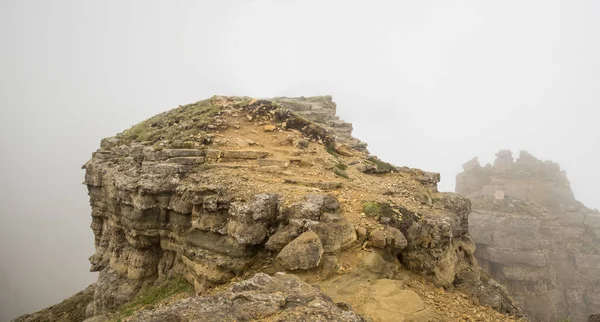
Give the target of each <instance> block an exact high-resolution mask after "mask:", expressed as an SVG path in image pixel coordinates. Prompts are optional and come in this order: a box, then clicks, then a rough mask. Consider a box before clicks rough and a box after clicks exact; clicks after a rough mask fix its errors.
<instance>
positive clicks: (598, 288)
mask: <svg viewBox="0 0 600 322" xmlns="http://www.w3.org/2000/svg"><path fill="white" fill-rule="evenodd" d="M496 156H497V158H496V160H495V162H494V165H490V164H488V165H486V166H483V167H482V166H480V164H479V162H478V161H477V158H475V159H472V160H470V161H469V162H467V163H465V164H464V165H463V168H464V172H462V173H460V174H459V175H458V176H457V178H456V192H458V193H460V194H463V195H465V196H468V198H469V199H470V200H471V201H472V207H473V211H472V213H471V215H470V217H469V232H470V234H471V236H472V238H473V239H474V240H475V242H476V243H477V249H476V251H475V256H476V258H477V260H478V262H479V264H480V265H481V266H482V267H483V268H485V269H486V270H487V271H488V272H489V273H490V274H491V275H492V276H493V277H494V278H495V279H496V280H498V281H499V282H500V283H501V284H503V285H505V286H506V287H507V288H508V290H509V292H510V293H511V294H512V295H513V296H514V298H515V300H517V301H518V302H519V303H520V304H521V305H522V306H523V308H524V310H525V312H526V313H527V315H528V316H529V317H530V318H531V320H532V321H557V320H561V319H570V321H574V322H576V321H586V320H587V318H588V316H590V315H591V314H592V313H597V312H598V310H599V308H600V270H599V269H598V267H600V212H598V211H597V210H591V209H588V208H586V207H585V206H584V205H583V204H581V203H580V202H578V201H577V200H576V199H575V197H574V195H573V192H572V191H571V188H570V183H569V181H568V180H567V176H566V174H565V172H564V171H561V169H560V167H559V165H558V164H556V163H554V162H550V161H540V160H538V159H536V158H535V157H534V156H532V155H531V154H529V153H527V152H525V151H521V152H520V155H519V157H518V159H517V160H516V161H515V160H514V159H513V156H512V153H511V152H510V151H507V150H502V151H500V152H499V153H498V154H496Z"/></svg>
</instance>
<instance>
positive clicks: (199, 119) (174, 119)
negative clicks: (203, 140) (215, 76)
mask: <svg viewBox="0 0 600 322" xmlns="http://www.w3.org/2000/svg"><path fill="white" fill-rule="evenodd" d="M219 111H220V107H219V106H218V105H216V104H214V103H213V99H207V100H204V101H200V102H196V103H193V104H188V105H184V106H180V107H178V108H175V109H172V110H170V111H167V112H164V113H161V114H158V115H156V116H153V117H151V118H149V119H147V120H145V121H143V122H141V123H139V124H137V125H134V126H132V127H131V128H130V129H128V130H125V131H123V132H122V133H120V134H118V135H117V138H119V139H120V140H122V141H123V143H131V142H133V141H138V142H144V141H150V142H152V143H154V142H157V141H159V140H170V141H171V140H181V141H186V140H189V137H190V135H198V134H200V133H202V132H203V131H204V130H205V129H206V126H207V125H208V124H210V122H211V118H212V117H213V116H215V115H217V113H218V112H219Z"/></svg>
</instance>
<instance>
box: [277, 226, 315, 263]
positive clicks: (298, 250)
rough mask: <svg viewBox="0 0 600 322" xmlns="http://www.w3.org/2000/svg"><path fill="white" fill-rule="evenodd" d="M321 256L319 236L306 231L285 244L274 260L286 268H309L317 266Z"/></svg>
mask: <svg viewBox="0 0 600 322" xmlns="http://www.w3.org/2000/svg"><path fill="white" fill-rule="evenodd" d="M322 256H323V243H321V239H319V236H318V235H317V234H315V233H314V232H312V231H307V232H305V233H303V234H302V235H300V236H298V238H296V239H294V240H293V241H292V242H291V243H289V244H288V245H287V246H285V247H284V248H283V249H282V250H281V252H280V253H279V255H277V257H276V259H275V260H276V261H277V263H278V264H280V265H281V266H282V267H283V268H285V269H288V270H297V269H310V268H314V267H317V266H319V264H320V263H321V258H322Z"/></svg>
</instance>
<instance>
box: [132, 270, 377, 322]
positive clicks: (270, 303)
mask: <svg viewBox="0 0 600 322" xmlns="http://www.w3.org/2000/svg"><path fill="white" fill-rule="evenodd" d="M184 320H185V321H207V322H209V321H215V322H217V321H218V322H222V321H231V322H233V321H315V322H316V321H346V322H364V321H365V320H364V318H362V317H361V316H360V315H359V314H357V313H355V312H354V311H352V310H350V309H348V308H347V306H343V305H336V304H335V303H334V302H333V301H332V300H331V298H329V297H328V296H326V295H324V294H323V293H321V291H319V289H317V288H316V287H314V286H311V285H309V284H307V283H305V282H303V281H302V280H300V279H299V278H298V277H296V276H294V275H290V274H284V273H277V274H275V275H274V276H269V275H266V274H262V273H259V274H256V275H254V276H253V277H252V278H250V279H248V280H245V281H242V282H239V283H236V284H234V285H233V286H232V287H230V288H229V289H227V290H226V291H225V292H222V293H219V294H216V295H213V296H203V297H194V298H187V299H183V300H179V301H177V302H175V303H172V304H171V305H169V306H166V307H161V308H157V309H153V310H146V311H142V312H140V313H138V314H136V315H135V316H134V317H133V318H131V319H130V321H132V322H136V321H140V322H141V321H144V322H146V321H184Z"/></svg>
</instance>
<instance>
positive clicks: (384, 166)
mask: <svg viewBox="0 0 600 322" xmlns="http://www.w3.org/2000/svg"><path fill="white" fill-rule="evenodd" d="M367 160H368V161H369V162H371V163H372V164H373V165H375V166H376V167H377V169H378V170H383V171H387V172H391V171H396V167H395V166H393V165H392V164H389V163H387V162H383V161H381V160H379V159H377V158H374V157H370V158H368V159H367Z"/></svg>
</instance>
